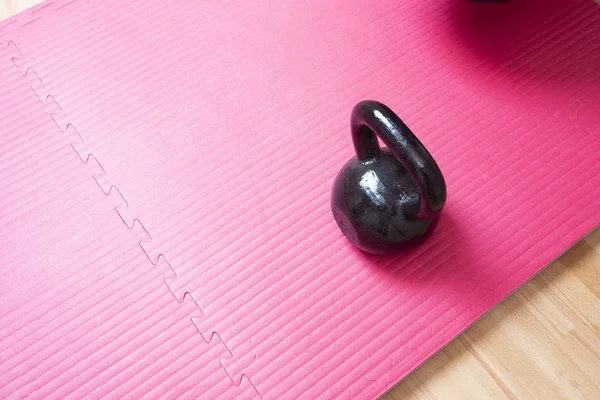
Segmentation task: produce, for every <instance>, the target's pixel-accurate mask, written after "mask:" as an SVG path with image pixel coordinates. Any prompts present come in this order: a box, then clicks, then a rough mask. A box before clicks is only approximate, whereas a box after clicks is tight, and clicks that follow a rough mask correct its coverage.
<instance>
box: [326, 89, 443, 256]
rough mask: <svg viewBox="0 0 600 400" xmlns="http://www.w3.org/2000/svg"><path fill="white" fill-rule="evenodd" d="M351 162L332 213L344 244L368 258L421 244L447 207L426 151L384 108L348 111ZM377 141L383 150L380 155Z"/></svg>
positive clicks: (335, 192)
mask: <svg viewBox="0 0 600 400" xmlns="http://www.w3.org/2000/svg"><path fill="white" fill-rule="evenodd" d="M351 132H352V141H353V144H354V149H355V151H356V155H355V157H353V158H352V159H350V160H349V161H348V162H347V163H346V164H345V165H344V166H343V167H342V169H341V170H340V172H339V173H338V175H337V177H336V178H335V180H334V184H333V189H332V193H331V211H332V213H333V216H334V218H335V221H336V223H337V225H338V227H339V228H340V230H341V231H342V232H343V234H344V235H345V236H346V238H347V239H348V240H349V241H350V242H351V243H352V244H353V245H354V246H356V247H357V248H359V249H361V250H363V251H366V252H368V253H372V254H389V253H394V252H397V251H401V250H403V249H405V248H407V247H412V246H414V245H417V244H419V243H421V242H423V241H424V240H425V239H426V238H427V236H429V234H430V233H431V232H432V231H433V230H434V229H435V227H436V225H437V222H438V220H439V216H440V213H441V211H442V209H443V207H444V204H445V202H446V183H445V181H444V177H443V175H442V173H441V171H440V169H439V167H438V165H437V163H436V162H435V160H434V159H433V157H432V156H431V154H429V152H428V151H427V149H426V148H425V147H424V146H423V144H422V143H421V142H420V141H419V140H418V139H417V137H416V136H415V135H414V134H413V133H412V131H411V130H410V129H409V128H408V127H407V126H406V125H405V124H404V122H402V120H401V119H400V118H399V117H398V116H397V115H396V114H395V113H394V112H393V111H392V110H390V109H389V108H388V107H387V106H385V105H384V104H382V103H379V102H376V101H363V102H360V103H358V104H357V105H356V106H355V107H354V109H353V110H352V116H351ZM378 138H379V139H381V141H382V142H383V143H384V144H385V145H386V147H387V148H385V149H382V148H381V147H380V146H379V141H378Z"/></svg>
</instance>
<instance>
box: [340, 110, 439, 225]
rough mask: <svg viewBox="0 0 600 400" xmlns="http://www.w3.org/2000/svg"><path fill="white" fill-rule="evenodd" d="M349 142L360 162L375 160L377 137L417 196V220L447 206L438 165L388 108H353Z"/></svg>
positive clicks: (379, 150)
mask: <svg viewBox="0 0 600 400" xmlns="http://www.w3.org/2000/svg"><path fill="white" fill-rule="evenodd" d="M351 130H352V142H353V144H354V149H355V151H356V157H357V158H358V159H359V160H368V159H369V158H374V157H376V156H377V155H378V154H379V153H380V152H381V148H380V147H379V143H378V141H377V137H379V138H380V139H381V140H382V141H383V143H385V145H386V146H387V148H388V149H389V150H390V151H391V152H392V154H393V155H394V156H396V158H397V159H398V161H400V162H401V163H402V165H404V167H405V168H406V169H407V171H408V173H409V174H410V175H411V177H412V179H413V181H414V182H415V184H416V186H417V189H418V191H419V196H420V204H419V211H418V212H417V215H416V218H417V219H428V218H432V217H434V216H435V215H436V214H438V213H440V211H441V210H442V208H443V207H444V204H445V203H446V183H445V181H444V177H443V175H442V172H441V171H440V169H439V167H438V165H437V163H436V162H435V160H434V159H433V157H432V156H431V154H429V152H428V151H427V149H425V147H424V146H423V144H422V143H421V142H420V141H419V140H418V139H417V137H416V136H415V135H414V134H413V133H412V131H411V130H410V129H409V128H408V127H407V126H406V124H404V122H402V120H401V119H400V118H399V117H398V116H397V115H396V114H395V113H394V112H393V111H392V110H390V109H389V108H388V107H387V106H385V105H384V104H381V103H379V102H376V101H362V102H360V103H358V104H357V105H356V106H354V108H353V110H352V118H351Z"/></svg>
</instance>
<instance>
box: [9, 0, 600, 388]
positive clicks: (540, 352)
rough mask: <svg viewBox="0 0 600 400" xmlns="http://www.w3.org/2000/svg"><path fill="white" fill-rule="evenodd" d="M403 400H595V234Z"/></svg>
mask: <svg viewBox="0 0 600 400" xmlns="http://www.w3.org/2000/svg"><path fill="white" fill-rule="evenodd" d="M39 2H40V0H0V20H3V19H5V18H8V17H9V16H10V15H12V14H15V13H17V12H19V11H22V10H25V9H26V8H28V7H31V6H33V5H34V4H36V3H39ZM411 399H412V400H416V399H419V400H431V399H435V400H438V399H443V400H453V399H459V400H470V399H478V400H479V399H524V400H525V399H536V400H538V399H542V400H551V399H594V400H596V399H600V229H597V230H596V231H594V232H593V233H591V234H590V235H589V236H588V237H586V238H585V239H584V240H583V241H581V242H580V243H579V244H577V245H576V246H575V247H573V248H572V249H571V250H569V251H568V252H567V253H565V254H564V255H563V256H562V257H561V258H560V259H559V260H557V261H555V262H554V263H553V264H552V265H550V266H549V267H548V268H546V269H545V270H544V271H543V272H542V273H540V274H539V275H538V276H536V277H534V278H533V279H532V280H531V281H530V282H528V283H527V284H526V285H524V286H523V287H522V288H521V289H519V290H518V291H517V292H516V293H514V294H513V295H512V296H511V297H509V298H508V299H507V300H505V301H504V302H503V303H501V304H500V305H499V306H498V307H496V308H495V309H494V310H492V311H491V312H490V313H488V314H487V315H486V316H485V317H483V318H482V319H481V320H479V321H478V322H477V323H476V324H475V325H474V326H472V327H471V328H470V329H469V330H467V331H466V332H465V333H464V334H462V335H461V336H459V337H458V338H457V339H456V340H455V341H454V342H452V343H451V344H450V345H448V346H447V347H446V348H444V349H443V350H442V351H441V352H440V353H438V354H437V355H436V356H434V357H433V358H432V359H431V360H429V361H428V362H427V363H425V364H424V365H423V366H421V368H419V369H417V370H416V371H415V372H414V373H413V374H412V375H410V376H409V377H407V378H406V379H405V380H404V381H402V382H400V383H399V384H398V386H397V387H396V388H394V390H392V391H391V392H390V393H388V394H387V395H386V396H385V397H384V400H411Z"/></svg>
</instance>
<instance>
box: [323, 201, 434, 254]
mask: <svg viewBox="0 0 600 400" xmlns="http://www.w3.org/2000/svg"><path fill="white" fill-rule="evenodd" d="M332 212H333V216H334V219H335V221H336V223H337V225H338V227H339V229H340V230H341V231H342V233H343V234H344V236H345V237H346V239H347V240H348V241H349V242H350V243H351V244H352V245H353V246H354V247H356V248H357V249H359V250H360V251H363V252H365V253H369V254H373V255H392V254H397V253H401V252H404V251H407V250H410V249H413V248H415V247H418V246H420V245H421V244H423V242H425V241H426V240H427V239H428V238H429V236H431V234H432V233H433V231H435V229H436V227H437V225H438V223H439V219H440V215H436V216H435V217H433V218H432V219H431V221H430V222H429V225H428V226H427V230H426V231H425V232H424V233H423V234H422V235H419V236H415V237H413V238H409V239H407V240H403V241H396V242H391V241H380V240H378V238H371V239H370V238H368V237H364V236H361V235H360V233H359V232H357V231H356V229H355V228H354V227H353V226H352V224H351V223H350V221H349V220H348V219H347V218H346V216H345V215H344V214H343V213H342V212H341V211H340V210H339V209H333V210H332Z"/></svg>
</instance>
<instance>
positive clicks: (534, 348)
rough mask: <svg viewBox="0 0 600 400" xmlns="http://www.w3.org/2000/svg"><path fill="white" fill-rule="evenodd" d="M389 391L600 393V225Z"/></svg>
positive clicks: (411, 395) (455, 395)
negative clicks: (599, 227)
mask: <svg viewBox="0 0 600 400" xmlns="http://www.w3.org/2000/svg"><path fill="white" fill-rule="evenodd" d="M384 399H385V400H416V399H419V400H421V399H423V400H425V399H428V400H429V399H436V400H437V399H444V400H451V399H460V400H470V399H540V400H550V399H600V229H596V230H595V231H594V232H592V233H591V234H590V235H589V236H588V237H586V238H585V239H584V240H583V241H581V242H579V243H578V244H577V245H576V246H574V247H573V248H571V250H569V251H568V252H567V253H565V254H564V255H563V256H562V257H560V258H559V259H558V260H557V261H555V262H554V263H552V264H551V265H550V266H548V267H547V268H546V269H545V270H543V271H542V272H541V273H540V274H539V275H537V276H536V277H534V278H533V279H532V280H530V281H529V282H528V283H527V284H525V285H524V286H523V287H522V288H521V289H519V290H518V291H517V292H516V293H514V294H513V295H512V296H510V297H509V298H508V299H506V300H505V301H504V302H502V303H501V304H500V305H498V306H497V307H496V308H495V309H493V310H492V311H490V312H489V313H488V314H487V315H486V316H484V317H483V318H482V319H480V320H479V321H478V322H477V323H476V324H474V325H473V326H472V327H471V328H470V329H468V330H467V331H466V332H465V333H463V334H462V335H461V336H459V337H458V338H457V339H456V340H455V341H454V342H452V343H451V344H450V345H448V346H447V347H446V348H444V349H443V350H442V351H441V352H440V353H438V354H437V355H436V356H434V357H433V358H432V359H430V360H429V361H428V362H427V363H425V364H424V365H422V366H421V368H419V369H417V370H416V371H415V372H414V373H413V374H412V375H410V376H408V377H407V378H406V379H405V380H404V381H402V382H400V384H399V385H398V386H397V387H396V388H395V389H394V390H393V391H391V392H390V393H389V394H388V395H387V396H385V397H384Z"/></svg>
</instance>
